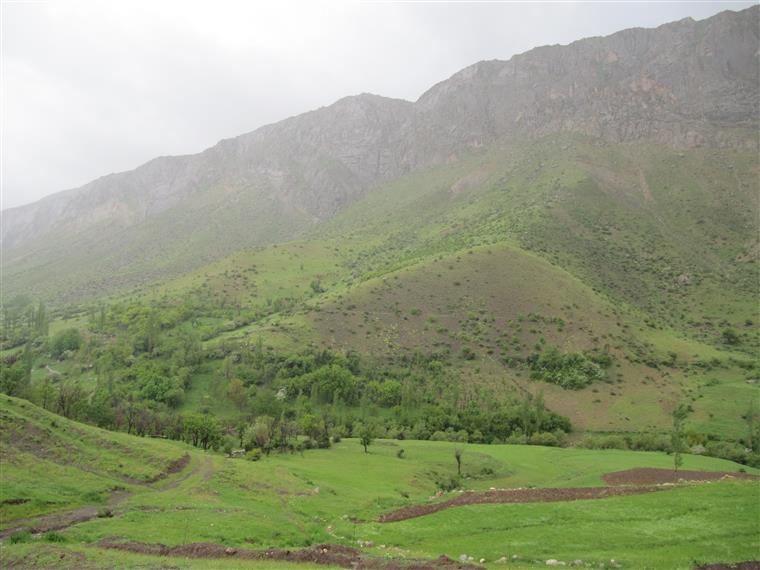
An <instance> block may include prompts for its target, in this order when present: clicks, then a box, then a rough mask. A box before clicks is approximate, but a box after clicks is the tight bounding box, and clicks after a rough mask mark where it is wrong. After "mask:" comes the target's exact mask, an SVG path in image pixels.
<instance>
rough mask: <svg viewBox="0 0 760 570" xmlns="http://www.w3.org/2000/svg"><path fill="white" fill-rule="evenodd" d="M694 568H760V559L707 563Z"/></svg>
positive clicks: (702, 569) (718, 569)
mask: <svg viewBox="0 0 760 570" xmlns="http://www.w3.org/2000/svg"><path fill="white" fill-rule="evenodd" d="M694 570H760V560H747V561H746V562H734V563H732V564H706V565H704V566H697V567H696V568H695V569H694Z"/></svg>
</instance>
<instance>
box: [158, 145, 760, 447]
mask: <svg viewBox="0 0 760 570" xmlns="http://www.w3.org/2000/svg"><path fill="white" fill-rule="evenodd" d="M755 173H756V165H755V163H754V160H753V159H752V157H751V156H750V155H749V154H743V153H741V152H736V151H730V150H708V149H692V150H687V151H677V150H672V149H667V148H664V147H651V146H644V145H605V146H604V147H602V146H599V145H598V144H596V143H595V141H594V140H591V139H583V138H579V137H570V136H567V137H559V138H557V137H555V138H552V139H545V140H542V141H538V142H531V143H523V144H520V145H510V146H508V147H494V148H492V149H490V150H488V151H483V152H480V153H476V154H471V155H467V156H461V157H457V159H456V160H454V161H452V162H451V163H450V164H448V165H446V166H442V167H438V168H435V169H430V170H427V171H424V172H418V173H414V174H411V175H409V176H406V177H404V178H402V179H399V180H398V181H396V182H394V183H391V184H389V185H386V186H384V187H383V188H380V189H377V190H376V191H374V192H372V193H370V194H369V195H368V196H367V197H366V198H365V199H363V200H361V201H359V202H358V203H356V204H354V205H353V206H351V207H350V208H348V209H347V210H346V211H345V212H343V213H341V214H340V215H338V216H337V217H335V218H334V219H333V220H331V221H329V222H328V223H325V224H322V225H321V226H319V227H317V228H316V229H315V230H314V231H313V232H312V233H311V234H310V235H309V236H308V238H307V239H305V240H303V241H299V242H291V243H287V244H282V245H279V246H276V247H269V248H263V249H258V250H254V251H246V252H241V253H239V254H236V255H234V256H232V257H230V258H227V259H225V260H224V261H221V262H219V263H217V264H214V265H211V266H208V267H206V268H204V269H202V270H200V271H198V272H195V273H193V274H190V275H188V276H186V277H183V278H181V279H179V280H176V281H173V282H170V283H168V284H166V285H163V286H161V287H159V288H157V289H151V290H149V292H147V293H146V295H147V298H149V299H155V298H157V297H160V296H163V298H169V299H171V298H176V297H178V296H182V295H188V294H196V295H199V296H201V297H203V298H205V299H207V300H208V302H209V303H217V304H221V305H222V306H229V307H235V311H236V312H237V314H241V313H243V314H245V313H246V310H247V311H248V314H249V317H248V318H242V319H241V318H232V319H230V318H224V317H221V318H220V319H218V320H216V321H214V320H213V319H209V320H208V321H207V322H205V324H206V325H208V329H207V330H208V332H207V333H205V336H206V338H207V345H208V346H209V347H213V346H217V345H218V344H219V343H223V342H251V343H253V342H256V339H258V338H262V339H263V340H264V343H265V344H266V345H267V346H270V347H272V348H274V349H275V350H280V351H286V352H296V351H298V350H299V349H301V348H302V347H303V346H306V345H314V346H325V347H329V348H332V349H339V350H343V349H352V350H356V351H358V352H360V353H361V354H363V355H367V356H368V357H370V358H373V359H377V360H380V361H389V360H393V359H394V358H398V357H401V356H402V355H409V354H412V353H414V352H415V351H422V352H442V351H446V352H448V353H450V354H451V355H452V358H451V363H450V364H451V366H452V367H453V370H455V371H456V372H455V373H456V374H457V375H459V377H460V378H461V380H462V385H463V386H464V387H466V388H465V389H469V388H470V387H471V388H472V389H473V390H475V389H476V388H477V386H480V385H487V386H492V387H497V388H498V389H499V390H501V391H502V392H509V391H510V390H518V391H521V390H528V391H531V392H533V393H535V392H537V391H538V390H544V391H545V393H546V399H547V402H548V403H549V405H550V407H551V408H552V409H556V410H557V411H560V412H562V413H564V414H566V415H568V416H570V417H571V419H572V420H573V422H574V424H575V425H577V426H578V427H581V428H591V429H597V430H620V429H622V430H626V431H630V430H640V429H663V428H665V427H666V426H667V425H668V423H669V421H670V420H669V417H668V414H669V412H670V410H671V409H672V407H673V405H674V403H675V402H676V401H678V400H681V399H686V400H689V401H690V402H691V403H692V405H693V407H694V408H695V409H696V414H695V417H697V418H699V422H700V426H701V428H703V429H705V430H707V431H713V432H715V433H721V434H726V435H731V436H732V437H738V436H740V435H741V434H742V432H743V430H744V429H745V428H744V427H743V425H742V422H741V416H742V415H743V414H744V413H745V412H746V409H745V408H746V403H747V401H748V400H750V401H751V400H753V399H756V398H757V390H756V386H755V385H753V384H748V383H747V382H748V381H749V382H752V381H753V379H755V376H756V373H755V372H752V371H751V369H752V364H751V358H750V357H751V355H752V354H754V353H755V352H756V349H757V346H758V327H757V322H758V315H757V306H756V303H755V300H754V297H755V292H756V291H755V289H756V287H755V283H756V279H757V264H756V263H755V262H754V261H755V260H754V253H753V252H754V250H755V249H756V246H755V245H754V244H755V241H754V240H755V235H756V230H757V225H756V216H754V215H753V212H757V207H758V205H757V196H756V194H757V192H756V191H755V190H756V189H757V183H756V179H755V177H754V175H755ZM726 330H731V331H733V332H734V333H735V342H733V343H732V344H728V343H727V342H726V341H725V338H724V335H723V333H724V332H725V331H726ZM549 345H556V346H559V347H560V348H562V349H563V350H590V349H597V350H601V349H606V350H609V351H610V352H611V353H612V354H613V356H614V357H615V363H614V367H613V369H612V371H611V373H610V374H609V375H608V382H609V384H610V385H609V386H603V385H602V386H598V385H597V386H593V387H589V388H588V389H586V390H583V391H579V392H575V391H573V392H568V391H566V390H560V389H556V388H555V387H553V386H551V385H546V384H545V383H538V384H537V383H535V382H529V381H527V378H526V376H528V373H527V372H526V370H525V369H524V367H523V369H521V367H520V366H515V365H514V364H515V362H514V361H515V360H518V359H521V358H526V357H527V356H528V355H529V354H530V353H531V352H533V351H535V350H537V349H541V347H542V346H549ZM463 350H466V351H467V358H463V356H462V355H463ZM510 361H511V362H510ZM508 363H509V364H508ZM664 363H667V364H664ZM748 366H749V370H750V371H749V372H748V368H747V367H748ZM205 385H206V384H205V382H204V380H203V376H200V377H199V382H198V384H197V385H196V387H198V386H200V387H201V389H200V390H196V389H195V388H193V390H195V391H196V393H197V394H200V393H203V392H205V388H203V386H205ZM729 394H731V395H732V396H731V397H726V396H727V395H729Z"/></svg>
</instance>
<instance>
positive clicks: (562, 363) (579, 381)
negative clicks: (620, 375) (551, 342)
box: [527, 346, 611, 390]
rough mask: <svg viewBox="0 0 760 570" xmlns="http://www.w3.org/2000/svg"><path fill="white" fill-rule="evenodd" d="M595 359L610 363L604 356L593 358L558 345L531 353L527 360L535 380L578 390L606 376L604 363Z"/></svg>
mask: <svg viewBox="0 0 760 570" xmlns="http://www.w3.org/2000/svg"><path fill="white" fill-rule="evenodd" d="M594 359H596V360H599V361H600V362H602V363H603V364H607V363H608V361H607V360H605V359H604V358H603V357H594V358H591V357H589V356H587V355H585V354H581V353H579V352H561V351H560V350H559V349H558V348H557V347H556V346H550V347H548V348H547V349H546V350H544V351H543V352H540V353H538V352H536V353H533V354H532V355H530V356H529V357H528V359H527V362H528V365H529V366H530V369H531V378H533V379H534V380H543V381H544V382H550V383H552V384H557V385H559V386H562V387H563V388H565V389H570V390H578V389H580V388H584V387H586V386H588V385H589V384H591V383H592V382H595V381H598V380H602V379H603V378H604V376H605V374H604V370H603V368H602V364H599V363H598V362H595V360H594ZM609 362H611V361H609Z"/></svg>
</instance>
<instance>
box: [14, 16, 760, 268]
mask: <svg viewBox="0 0 760 570" xmlns="http://www.w3.org/2000/svg"><path fill="white" fill-rule="evenodd" d="M758 14H760V8H758V7H757V6H755V7H753V8H750V9H748V10H744V11H742V12H723V13H721V14H718V15H716V16H714V17H712V18H709V19H707V20H703V21H698V22H695V21H693V20H691V19H686V20H681V21H678V22H674V23H670V24H667V25H664V26H660V27H658V28H656V29H631V30H625V31H622V32H619V33H616V34H613V35H611V36H608V37H604V38H590V39H585V40H581V41H578V42H575V43H573V44H570V45H568V46H547V47H541V48H537V49H534V50H531V51H529V52H527V53H525V54H521V55H517V56H515V57H513V58H511V59H510V60H509V61H485V62H480V63H477V64H475V65H472V66H470V67H467V68H465V69H463V70H462V71H460V72H459V73H457V74H455V75H454V76H452V77H451V78H449V79H447V80H446V81H443V82H441V83H439V84H437V85H435V86H434V87H432V88H431V89H430V90H429V91H427V92H426V93H425V94H423V95H422V96H421V97H420V98H419V100H418V101H416V102H414V103H413V102H409V101H402V100H396V99H388V98H384V97H379V96H376V95H368V94H362V95H358V96H353V97H346V98H344V99H341V100H339V101H337V102H336V103H334V104H333V105H330V106H329V107H324V108H321V109H318V110H315V111H312V112H309V113H305V114H303V115H299V116H297V117H293V118H290V119H287V120H284V121H281V122H279V123H276V124H273V125H268V126H265V127H262V128H260V129H258V130H256V131H254V132H252V133H248V134H245V135H242V136H239V137H236V138H232V139H227V140H223V141H221V142H219V143H218V144H217V145H215V146H214V147H212V148H210V149H208V150H206V151H204V152H202V153H199V154H197V155H189V156H179V157H162V158H157V159H155V160H153V161H151V162H149V163H147V164H145V165H143V166H141V167H139V168H137V169H135V170H133V171H130V172H123V173H119V174H111V175H109V176H105V177H103V178H100V179H98V180H95V181H93V182H91V183H89V184H87V185H85V186H83V187H81V188H78V189H75V190H69V191H66V192H61V193H59V194H55V195H52V196H49V197H47V198H44V199H43V200H40V201H39V202H36V203H34V204H30V205H27V206H22V207H19V208H12V209H10V210H6V211H5V212H3V216H2V218H3V219H2V221H3V223H2V234H1V238H2V247H3V250H4V257H5V262H4V263H5V265H6V267H9V266H13V265H14V264H16V263H19V262H20V261H21V260H23V263H24V268H25V269H24V270H26V269H28V268H31V267H34V266H35V264H37V265H39V263H43V262H45V260H48V261H49V260H51V259H60V258H61V257H62V256H63V257H65V256H66V255H68V254H69V253H68V252H69V250H70V248H72V247H73V245H74V244H75V243H76V244H77V247H79V248H80V250H79V252H78V255H80V256H81V255H84V254H82V250H81V247H82V245H85V246H87V247H89V248H90V249H92V253H91V255H93V256H98V258H102V257H103V256H104V255H107V254H111V255H113V256H114V257H116V258H120V260H119V263H120V264H122V265H129V263H130V262H129V260H128V259H126V258H125V255H124V254H126V252H128V246H130V244H131V245H132V247H133V248H136V249H138V250H140V251H142V250H143V249H144V244H145V243H148V242H149V241H150V240H149V239H148V238H147V237H145V236H154V237H153V241H151V242H150V243H151V244H152V246H153V247H157V248H164V247H170V246H171V243H169V242H171V240H178V241H177V244H180V245H177V247H180V246H181V245H182V244H183V243H184V242H185V241H186V240H187V237H188V236H187V235H185V233H186V232H188V231H193V232H198V231H201V230H204V229H208V230H209V233H210V235H212V236H214V237H215V238H216V239H217V243H215V244H214V247H213V248H212V249H209V251H207V252H202V253H204V255H199V256H198V260H199V261H201V260H204V261H205V260H207V259H208V258H209V257H214V256H220V255H223V254H225V253H227V252H228V251H229V249H230V248H231V247H240V246H248V245H256V244H259V243H266V242H267V241H274V240H275V239H283V238H287V237H292V236H294V235H296V234H297V233H298V232H299V231H302V230H303V228H304V227H305V226H307V225H308V224H310V223H313V222H316V221H319V220H323V219H326V218H329V217H330V216H332V215H334V214H335V213H336V212H338V211H340V210H341V209H342V208H344V207H345V206H346V205H347V204H350V203H351V202H353V201H354V200H356V199H357V198H358V197H360V196H362V195H363V194H364V193H366V192H368V191H370V189H372V188H373V187H374V186H376V185H377V184H378V183H380V182H383V181H387V180H390V179H393V178H395V177H398V176H400V175H403V174H405V173H407V172H410V171H413V170H415V169H418V168H421V167H424V166H426V165H430V164H436V163H440V162H443V161H445V160H447V159H449V158H450V157H451V156H456V155H457V153H460V152H462V151H466V150H467V149H471V148H478V147H481V146H486V145H489V144H492V143H494V142H496V141H501V140H506V141H508V140H510V139H515V138H518V137H533V136H542V135H546V134H549V133H553V132H559V131H572V132H578V133H583V134H586V135H590V136H594V137H599V138H600V139H603V140H609V141H614V142H625V141H637V140H651V141H654V142H658V143H663V144H667V145H674V146H695V145H714V146H738V147H745V146H746V147H753V148H754V147H756V146H757V142H758V141H757V128H758V104H759V103H760V94H759V92H758V91H759V90H758V81H759V78H758V63H760V54H759V52H758V41H759V40H758ZM278 216H279V218H278ZM267 223H274V224H275V227H276V229H277V231H272V230H271V229H269V226H267V225H266V224H267ZM169 225H173V228H172V230H171V232H169V231H168V230H166V231H165V228H167V227H169ZM135 228H140V229H141V232H142V233H140V235H139V236H138V232H137V230H136V229H135ZM143 229H144V230H145V231H142V230H143ZM126 230H130V231H126ZM183 232H185V233H183ZM225 232H231V233H232V234H234V235H235V236H236V238H235V239H234V240H230V244H226V243H221V242H224V241H225V239H224V236H225V235H226V234H225ZM117 235H118V237H117ZM157 239H161V240H169V242H166V243H164V242H161V243H158V242H157V241H156V240H157ZM141 240H142V241H141ZM95 242H97V243H95ZM106 244H107V246H108V248H110V249H107V247H106ZM167 244H168V245H167ZM175 245H176V244H175ZM114 248H116V249H114ZM119 248H124V249H123V250H122V252H121V253H119ZM88 251H89V250H88ZM143 261H145V260H143ZM83 263H84V261H83ZM12 273H13V272H12V271H11V273H10V274H9V275H12Z"/></svg>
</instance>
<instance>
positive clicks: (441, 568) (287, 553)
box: [97, 539, 484, 570]
mask: <svg viewBox="0 0 760 570" xmlns="http://www.w3.org/2000/svg"><path fill="white" fill-rule="evenodd" d="M97 545H98V546H99V547H101V548H109V549H113V550H122V551H126V552H134V553H137V554H148V555H152V556H176V557H182V558H203V559H216V558H233V559H244V560H278V561H285V562H302V563H311V564H323V565H331V566H340V567H342V568H358V569H367V570H370V569H381V570H457V569H462V570H464V569H467V570H484V569H483V568H482V567H480V566H474V565H472V564H464V563H461V562H457V561H455V560H452V559H451V558H448V557H446V556H441V557H440V558H436V559H435V560H413V559H410V560H406V559H400V558H395V559H388V558H377V557H370V556H365V555H363V554H362V553H361V551H359V550H357V549H355V548H350V547H348V546H341V545H338V544H319V545H316V546H310V547H309V548H301V549H294V550H290V549H281V548H270V549H267V550H251V549H244V548H231V547H227V546H224V545H221V544H211V543H207V542H196V543H192V544H182V545H179V546H165V545H163V544H147V543H144V542H136V541H128V542H116V541H113V540H108V539H104V540H101V541H100V542H98V543H97Z"/></svg>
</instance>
